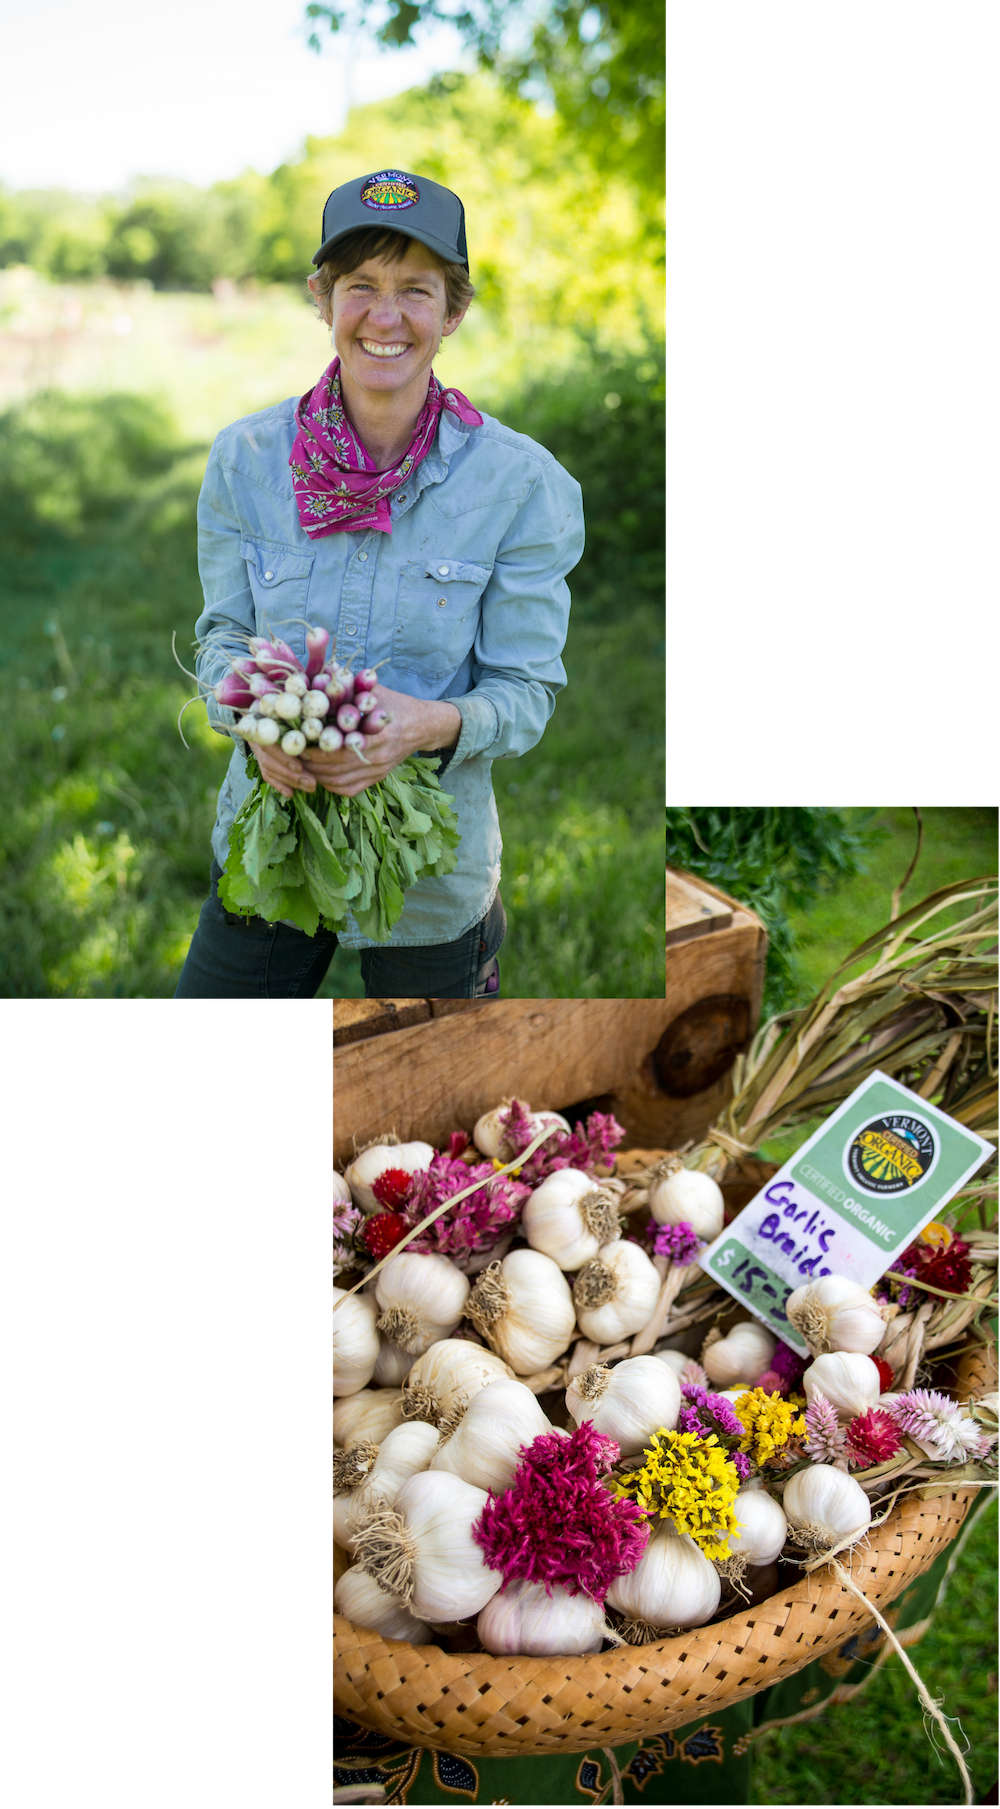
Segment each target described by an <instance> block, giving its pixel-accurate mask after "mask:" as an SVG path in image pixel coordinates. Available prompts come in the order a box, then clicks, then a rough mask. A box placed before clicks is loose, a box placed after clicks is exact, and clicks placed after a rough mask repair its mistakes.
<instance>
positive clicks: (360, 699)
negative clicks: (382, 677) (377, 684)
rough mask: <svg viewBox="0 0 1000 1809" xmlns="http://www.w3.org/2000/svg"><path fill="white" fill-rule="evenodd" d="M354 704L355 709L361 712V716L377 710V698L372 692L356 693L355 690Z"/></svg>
mask: <svg viewBox="0 0 1000 1809" xmlns="http://www.w3.org/2000/svg"><path fill="white" fill-rule="evenodd" d="M354 704H355V708H356V709H358V710H360V711H361V714H362V716H367V715H368V714H369V713H370V711H372V710H377V709H378V698H377V697H376V695H375V693H374V691H358V690H357V689H355V692H354Z"/></svg>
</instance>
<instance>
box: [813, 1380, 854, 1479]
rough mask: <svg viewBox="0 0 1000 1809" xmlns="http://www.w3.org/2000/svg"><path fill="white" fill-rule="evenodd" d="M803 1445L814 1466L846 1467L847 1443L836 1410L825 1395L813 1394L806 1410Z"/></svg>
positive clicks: (841, 1468)
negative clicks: (832, 1465) (831, 1465)
mask: <svg viewBox="0 0 1000 1809" xmlns="http://www.w3.org/2000/svg"><path fill="white" fill-rule="evenodd" d="M805 1417H806V1432H805V1439H804V1441H803V1442H804V1444H805V1448H806V1450H807V1451H808V1453H809V1456H810V1457H811V1458H812V1460H813V1463H814V1464H834V1465H836V1467H837V1468H838V1469H840V1470H843V1469H846V1467H847V1441H846V1439H845V1437H844V1433H843V1428H842V1427H841V1425H840V1422H839V1420H838V1419H837V1409H836V1408H835V1407H834V1406H833V1404H832V1402H830V1401H828V1400H827V1399H826V1396H825V1395H822V1394H819V1393H814V1394H813V1398H812V1400H811V1401H810V1403H809V1406H808V1407H807V1408H806V1416H805Z"/></svg>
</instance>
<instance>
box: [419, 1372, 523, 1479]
mask: <svg viewBox="0 0 1000 1809" xmlns="http://www.w3.org/2000/svg"><path fill="white" fill-rule="evenodd" d="M551 1431H552V1427H551V1425H550V1423H549V1421H548V1420H547V1419H546V1417H545V1415H544V1413H543V1412H542V1409H541V1408H540V1407H539V1405H538V1400H537V1397H536V1396H535V1395H533V1394H532V1392H531V1389H530V1388H525V1386H524V1383H523V1382H504V1381H499V1382H492V1383H491V1384H490V1386H489V1388H481V1389H480V1390H479V1393H478V1394H474V1395H473V1397H472V1399H471V1401H470V1402H469V1405H468V1406H467V1408H466V1409H465V1412H464V1414H463V1415H462V1418H461V1419H460V1420H459V1422H458V1425H457V1426H456V1427H455V1430H454V1432H452V1433H451V1434H450V1436H449V1437H448V1438H446V1439H445V1440H444V1442H443V1443H442V1444H440V1445H439V1446H438V1448H437V1450H436V1451H435V1453H434V1456H433V1457H432V1459H431V1466H430V1467H431V1469H432V1470H445V1471H449V1472H450V1473H451V1475H453V1476H460V1477H461V1478H462V1481H463V1482H471V1483H472V1484H473V1485H474V1487H475V1488H477V1489H496V1490H497V1491H498V1492H499V1491H500V1490H502V1489H505V1488H506V1487H507V1484H508V1483H509V1482H511V1481H512V1480H513V1476H514V1471H515V1470H516V1469H517V1464H518V1458H519V1456H520V1453H521V1447H522V1446H523V1445H530V1443H531V1441H532V1439H533V1438H537V1437H538V1435H539V1433H540V1432H551Z"/></svg>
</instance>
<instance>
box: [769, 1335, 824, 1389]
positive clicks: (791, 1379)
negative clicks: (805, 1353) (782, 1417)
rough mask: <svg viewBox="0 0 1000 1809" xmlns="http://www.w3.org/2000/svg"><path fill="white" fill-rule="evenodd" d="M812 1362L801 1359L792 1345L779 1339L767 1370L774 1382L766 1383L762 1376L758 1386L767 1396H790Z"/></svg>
mask: <svg viewBox="0 0 1000 1809" xmlns="http://www.w3.org/2000/svg"><path fill="white" fill-rule="evenodd" d="M811 1361H812V1359H811V1358H809V1357H800V1356H799V1353H798V1351H795V1350H792V1349H791V1347H790V1345H787V1344H783V1343H782V1341H781V1339H780V1338H779V1339H778V1342H777V1344H776V1345H775V1347H774V1355H773V1357H772V1358H771V1362H770V1366H769V1368H768V1370H767V1374H768V1376H773V1377H774V1381H773V1383H769V1382H766V1381H765V1380H764V1377H763V1376H761V1378H760V1381H759V1382H758V1383H757V1386H758V1388H763V1389H764V1391H765V1393H767V1394H780V1395H782V1396H787V1395H790V1394H791V1392H792V1389H793V1388H795V1387H796V1385H797V1384H798V1383H799V1382H801V1380H802V1377H803V1374H804V1372H805V1367H806V1364H807V1362H811Z"/></svg>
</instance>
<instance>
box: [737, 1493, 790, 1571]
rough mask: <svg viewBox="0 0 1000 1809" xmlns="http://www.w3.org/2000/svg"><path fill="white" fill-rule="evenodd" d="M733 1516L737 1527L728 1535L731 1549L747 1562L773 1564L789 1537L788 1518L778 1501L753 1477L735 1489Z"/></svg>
mask: <svg viewBox="0 0 1000 1809" xmlns="http://www.w3.org/2000/svg"><path fill="white" fill-rule="evenodd" d="M733 1516H734V1518H735V1520H736V1523H737V1527H738V1529H739V1530H738V1531H737V1532H735V1533H730V1534H729V1536H728V1540H727V1543H728V1545H729V1549H730V1551H731V1552H733V1553H737V1554H738V1555H739V1556H740V1557H741V1558H745V1559H746V1561H747V1563H748V1564H773V1563H774V1560H775V1558H776V1557H777V1556H778V1553H779V1552H780V1550H781V1548H782V1546H783V1545H784V1543H785V1540H786V1539H787V1537H788V1522H787V1520H786V1518H785V1514H784V1510H783V1509H782V1507H781V1504H780V1502H777V1501H775V1499H774V1496H773V1495H769V1494H768V1492H767V1490H766V1489H765V1487H764V1485H763V1483H762V1482H760V1481H759V1480H758V1479H757V1478H756V1477H755V1478H754V1479H753V1481H752V1482H745V1483H744V1484H743V1487H742V1488H741V1489H737V1491H736V1500H735V1502H734V1503H733Z"/></svg>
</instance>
